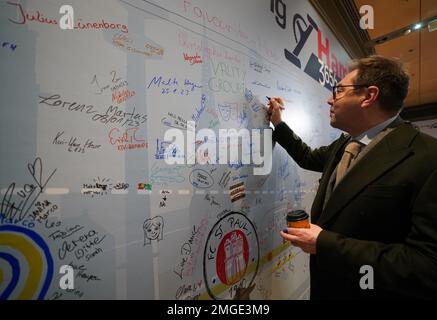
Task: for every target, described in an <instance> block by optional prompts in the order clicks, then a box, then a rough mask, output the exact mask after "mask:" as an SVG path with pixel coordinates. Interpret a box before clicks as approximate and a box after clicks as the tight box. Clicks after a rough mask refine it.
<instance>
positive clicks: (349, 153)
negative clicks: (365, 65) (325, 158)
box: [335, 141, 361, 187]
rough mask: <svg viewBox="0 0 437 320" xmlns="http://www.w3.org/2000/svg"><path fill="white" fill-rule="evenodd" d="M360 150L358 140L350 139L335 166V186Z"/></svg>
mask: <svg viewBox="0 0 437 320" xmlns="http://www.w3.org/2000/svg"><path fill="white" fill-rule="evenodd" d="M360 151H361V144H360V143H359V142H358V141H351V142H350V143H349V144H348V145H347V146H346V149H345V150H344V153H343V157H342V158H341V160H340V162H339V163H338V167H337V177H336V179H335V187H336V186H337V185H338V183H339V182H340V181H341V179H343V177H344V176H345V175H346V172H347V170H348V169H349V167H350V165H351V163H352V162H353V160H355V159H356V157H357V155H358V153H360Z"/></svg>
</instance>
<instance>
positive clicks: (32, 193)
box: [0, 158, 57, 221]
mask: <svg viewBox="0 0 437 320" xmlns="http://www.w3.org/2000/svg"><path fill="white" fill-rule="evenodd" d="M27 169H28V171H29V173H30V174H31V175H32V178H33V180H34V182H35V183H36V186H35V185H34V184H25V185H24V188H23V190H20V191H19V192H17V195H18V196H19V197H20V199H19V201H20V202H19V203H17V202H15V201H12V196H13V195H14V191H15V186H16V184H15V182H13V183H11V184H10V185H9V187H8V190H7V191H6V194H5V195H4V197H3V200H2V203H1V207H0V213H2V214H3V215H4V216H5V217H6V218H9V219H15V218H16V216H17V215H18V221H22V220H24V219H25V218H26V216H27V215H28V213H29V211H30V209H31V208H32V206H33V205H34V203H35V202H36V201H37V200H38V197H39V196H40V195H41V193H43V192H44V188H45V187H46V186H47V184H48V183H49V181H50V179H51V178H52V177H53V175H54V174H55V172H56V170H57V169H55V170H53V171H52V172H51V173H50V175H49V176H48V178H47V179H45V180H44V178H43V165H42V160H41V158H36V159H35V161H34V162H33V163H29V164H28V165H27Z"/></svg>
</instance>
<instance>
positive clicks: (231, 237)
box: [216, 230, 249, 285]
mask: <svg viewBox="0 0 437 320" xmlns="http://www.w3.org/2000/svg"><path fill="white" fill-rule="evenodd" d="M248 261H249V244H248V242H247V239H246V235H245V234H244V233H243V232H242V231H241V230H233V231H231V232H229V233H228V234H226V235H225V236H224V237H223V239H222V240H221V242H220V244H219V246H218V251H217V260H216V271H217V275H218V277H219V279H220V281H221V282H222V283H224V284H227V285H233V284H235V283H237V282H238V281H240V280H241V279H242V278H243V277H244V275H245V274H246V269H247V264H248Z"/></svg>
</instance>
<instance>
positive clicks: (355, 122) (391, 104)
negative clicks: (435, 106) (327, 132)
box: [328, 55, 409, 135]
mask: <svg viewBox="0 0 437 320" xmlns="http://www.w3.org/2000/svg"><path fill="white" fill-rule="evenodd" d="M408 85H409V76H408V74H407V72H406V71H405V70H404V68H403V66H402V64H401V63H400V61H398V60H396V59H391V58H385V57H382V56H378V55H374V56H370V57H367V58H363V59H359V60H354V61H353V62H352V64H351V66H350V72H349V73H348V74H347V75H346V76H345V77H344V78H343V79H342V80H341V81H340V83H338V84H337V86H336V87H335V88H334V90H333V91H334V92H333V97H332V98H331V99H329V100H328V103H329V104H330V105H331V125H332V126H333V127H334V128H338V129H341V130H344V131H346V132H348V133H350V134H352V135H356V134H359V133H361V132H363V131H365V130H367V129H369V128H371V127H373V126H374V125H376V124H378V123H380V122H382V121H384V120H386V119H388V118H390V117H393V116H394V115H396V114H397V113H399V111H400V110H401V109H402V106H403V101H404V100H405V98H406V96H407V94H408Z"/></svg>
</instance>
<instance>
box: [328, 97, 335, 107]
mask: <svg viewBox="0 0 437 320" xmlns="http://www.w3.org/2000/svg"><path fill="white" fill-rule="evenodd" d="M328 104H329V105H330V106H332V105H333V104H334V98H333V97H332V96H331V97H330V98H329V99H328Z"/></svg>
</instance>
